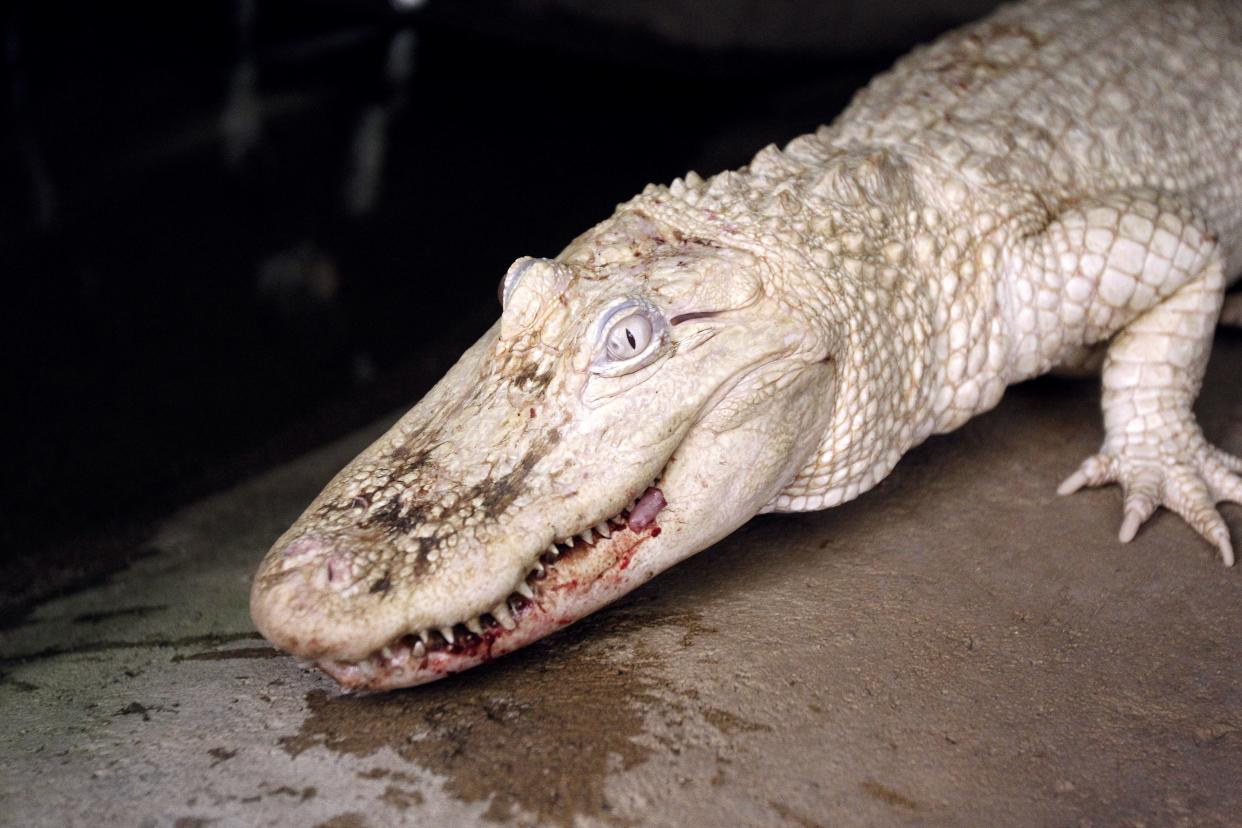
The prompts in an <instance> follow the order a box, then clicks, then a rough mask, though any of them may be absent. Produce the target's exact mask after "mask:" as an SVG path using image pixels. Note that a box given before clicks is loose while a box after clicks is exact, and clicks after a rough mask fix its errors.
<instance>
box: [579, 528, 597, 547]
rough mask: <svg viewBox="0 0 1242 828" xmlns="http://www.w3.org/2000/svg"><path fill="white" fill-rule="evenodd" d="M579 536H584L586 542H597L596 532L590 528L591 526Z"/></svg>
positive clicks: (583, 540)
mask: <svg viewBox="0 0 1242 828" xmlns="http://www.w3.org/2000/svg"><path fill="white" fill-rule="evenodd" d="M578 537H580V538H582V542H583V543H585V544H592V543H595V534H594V533H593V532H592V531H591V530H590V528H588V529H587V530H586V531H585V532H582V533H581V534H579V535H578Z"/></svg>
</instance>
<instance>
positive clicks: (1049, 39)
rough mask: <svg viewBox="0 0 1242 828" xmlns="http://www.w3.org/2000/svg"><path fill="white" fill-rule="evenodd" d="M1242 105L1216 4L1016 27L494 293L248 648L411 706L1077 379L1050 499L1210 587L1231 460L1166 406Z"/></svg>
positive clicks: (1225, 251)
mask: <svg viewBox="0 0 1242 828" xmlns="http://www.w3.org/2000/svg"><path fill="white" fill-rule="evenodd" d="M1239 90H1242V8H1240V7H1239V6H1237V5H1236V4H1232V3H1228V2H1210V1H1209V0H1198V2H1164V3H1152V2H1148V0H1130V2H1125V1H1124V0H1122V1H1121V2H1100V3H1097V2H1091V0H1068V2H1030V3H1026V4H1022V5H1015V6H1011V7H1006V8H1004V9H1002V10H1001V11H999V12H998V13H996V14H995V15H994V16H992V17H991V18H989V19H987V20H985V21H983V22H982V23H979V24H976V25H973V26H970V27H967V28H965V29H963V30H961V31H958V32H955V33H953V34H950V35H948V36H946V37H944V38H943V39H941V40H940V41H938V42H937V43H935V44H934V45H932V46H930V47H927V48H922V49H919V50H916V51H915V52H914V53H913V54H912V55H910V56H909V57H907V58H906V59H904V60H903V61H901V62H900V63H898V65H897V66H896V67H895V68H894V69H892V70H891V71H890V72H888V73H887V74H885V75H882V76H881V77H879V78H877V79H876V80H875V81H874V82H873V83H872V84H871V85H870V86H868V87H867V88H866V89H865V90H864V91H863V92H861V93H860V94H859V95H858V97H857V98H856V100H855V101H854V102H853V104H852V105H851V106H850V107H849V109H848V110H847V111H846V112H845V113H844V114H843V115H842V116H841V117H840V118H839V119H838V120H837V121H836V122H835V123H834V124H832V125H830V126H826V127H823V128H821V129H820V130H819V131H818V132H817V133H815V134H814V135H807V136H803V137H801V138H798V139H796V140H794V141H793V142H791V143H790V144H789V145H788V146H786V147H785V149H784V150H779V149H777V148H776V147H768V148H766V149H764V150H763V151H761V152H760V153H759V154H758V155H757V156H756V157H755V159H754V160H753V161H752V162H751V164H750V165H749V166H748V167H746V168H744V169H742V170H740V171H738V172H726V173H722V174H720V175H718V176H716V177H714V178H712V179H710V180H706V181H704V180H703V179H701V178H699V177H698V176H697V175H695V174H693V173H690V174H688V175H687V176H686V178H685V180H681V179H679V180H677V181H674V182H673V183H672V184H671V185H670V186H668V187H657V186H651V187H648V188H647V189H646V190H645V191H644V192H643V193H642V194H641V195H639V196H637V197H636V198H634V199H633V200H631V201H629V202H628V203H626V204H623V205H621V206H620V207H619V208H618V209H617V211H616V213H615V214H614V215H613V217H612V218H610V219H608V220H607V221H605V222H603V223H601V224H600V225H598V226H597V227H595V228H593V229H591V230H589V231H588V232H587V233H585V234H584V235H582V236H581V237H579V238H578V239H577V240H575V241H574V242H573V243H572V244H571V245H570V246H569V247H568V248H567V249H566V250H565V251H564V252H563V253H562V254H561V255H560V256H558V257H557V259H556V260H554V261H549V260H532V259H522V260H519V261H518V262H517V263H516V264H515V265H514V267H513V268H512V269H511V270H510V272H509V274H508V275H507V276H506V280H505V283H504V291H505V300H504V310H503V313H502V316H501V319H500V321H499V322H498V323H497V325H496V326H494V327H493V328H492V329H491V330H490V331H488V333H487V334H485V335H484V336H483V338H482V339H481V340H480V341H479V342H478V344H476V345H475V346H474V347H473V348H471V349H470V350H469V351H468V352H467V353H466V354H465V355H464V356H463V357H462V359H461V360H460V361H459V362H458V364H457V365H456V366H455V367H454V368H453V369H452V370H451V371H450V372H449V374H448V375H447V376H446V377H445V378H444V379H443V380H442V381H441V382H440V383H439V384H438V385H437V386H436V387H435V388H434V389H433V390H432V391H431V393H430V394H428V396H427V397H426V398H425V399H424V400H423V401H422V402H420V403H419V404H418V405H417V406H416V407H415V408H414V409H413V410H411V411H410V412H409V413H408V414H407V415H406V416H405V417H403V418H402V419H401V420H400V421H399V422H398V423H397V424H396V425H395V426H394V427H393V428H392V430H390V431H389V432H388V433H387V434H386V435H384V436H383V437H382V438H381V439H380V440H379V441H377V442H376V443H375V444H374V445H373V446H371V447H370V448H368V449H367V450H366V451H365V452H363V453H362V455H360V456H359V457H358V458H357V459H356V460H354V461H353V462H352V463H351V464H350V465H349V466H348V467H347V468H346V469H344V470H343V471H342V472H341V473H340V474H339V475H337V477H336V478H335V479H334V480H333V481H332V482H331V483H329V484H328V486H327V488H326V489H324V491H323V493H322V494H321V495H320V496H319V497H318V498H317V499H316V500H315V502H314V503H312V504H311V506H310V507H309V508H308V509H307V511H306V512H305V513H304V514H303V515H302V517H301V518H300V519H299V520H298V521H297V523H295V524H294V526H293V527H292V528H291V529H290V530H289V531H288V532H287V533H286V534H285V535H284V536H282V537H281V538H280V539H279V540H278V541H277V542H276V544H275V546H274V547H273V548H272V551H271V552H270V553H269V554H268V556H267V558H266V559H265V561H264V562H263V565H262V567H261V569H260V571H259V574H258V576H257V578H256V580H255V585H254V591H253V594H252V612H253V615H254V619H255V622H256V624H257V625H258V627H259V629H260V630H261V631H262V632H263V633H264V634H265V635H266V636H267V637H268V638H269V639H271V640H272V641H273V642H275V643H276V644H277V645H278V646H280V647H283V648H284V649H286V650H288V651H290V652H292V653H294V654H296V655H299V656H301V657H303V658H306V659H311V660H314V661H316V662H318V664H319V665H320V666H321V667H322V668H323V669H324V670H326V671H327V672H328V673H330V674H331V675H333V676H334V677H335V678H336V679H337V680H338V681H340V682H341V683H342V684H343V685H345V686H346V687H365V688H381V687H398V686H405V685H410V684H417V683H420V682H424V681H429V680H431V679H434V678H437V677H439V676H442V675H445V674H447V673H452V672H456V671H458V670H461V669H464V668H466V667H469V666H472V665H473V664H477V663H479V662H480V661H484V660H487V659H489V658H492V657H495V656H497V655H500V654H502V653H504V652H508V651H510V650H512V649H514V648H516V647H520V646H522V645H523V644H526V643H528V642H530V641H532V640H534V639H536V638H539V637H541V636H543V635H546V634H547V633H549V632H552V631H553V630H555V629H558V628H559V627H561V626H563V625H564V624H567V623H570V622H572V621H573V620H575V619H577V618H579V617H581V616H582V615H585V614H586V613H588V612H591V611H593V610H594V609H596V608H598V607H600V606H602V605H603V604H605V603H607V602H609V601H611V600H613V599H614V598H616V597H617V596H619V595H622V594H624V593H625V592H627V591H629V590H631V589H633V588H634V587H635V586H637V585H639V584H641V583H643V582H644V581H646V580H647V579H648V578H650V577H652V576H653V575H655V574H656V573H658V572H659V571H661V570H663V569H665V568H667V567H668V566H671V565H672V564H674V563H676V562H677V561H679V560H681V559H683V558H685V557H686V556H688V555H691V554H693V553H694V552H696V551H698V550H700V549H703V548H704V547H706V546H708V545H709V544H711V543H712V542H714V541H715V540H717V539H719V538H721V537H723V536H724V535H726V534H728V533H729V532H731V531H732V530H733V529H735V528H736V527H737V526H739V525H741V524H742V523H744V522H745V521H746V520H748V519H749V518H750V517H751V516H752V515H754V514H756V513H758V512H762V511H800V510H808V509H821V508H825V507H828V506H834V505H836V504H838V503H842V502H845V501H847V500H850V499H852V498H854V497H857V496H858V495H859V494H861V493H863V492H864V491H866V490H867V489H869V488H870V487H871V486H873V485H875V484H876V483H877V482H878V481H879V480H881V479H882V478H883V477H884V476H885V475H886V474H888V472H889V471H890V470H891V469H892V468H893V466H894V465H895V464H896V463H897V461H898V459H899V458H900V457H901V456H902V454H903V453H904V452H906V451H907V450H908V449H910V448H911V447H912V446H914V445H916V444H918V443H919V442H921V441H922V440H924V439H925V438H926V437H928V436H929V435H931V434H935V433H938V432H944V431H949V430H951V429H954V428H956V427H958V426H959V425H961V424H962V423H964V422H966V421H967V420H968V419H970V418H971V417H973V416H974V415H976V414H978V413H980V412H983V411H986V410H988V409H990V408H992V407H993V406H995V405H996V403H997V402H998V401H999V400H1000V398H1001V395H1002V394H1003V393H1004V390H1005V388H1006V386H1008V385H1009V384H1010V383H1014V382H1019V381H1021V380H1025V379H1028V378H1030V377H1034V376H1037V375H1039V374H1042V373H1045V372H1047V371H1049V370H1052V369H1056V368H1062V369H1065V370H1074V369H1082V368H1083V367H1091V366H1097V367H1098V366H1100V365H1101V364H1102V376H1103V386H1104V394H1103V409H1104V420H1105V426H1106V437H1105V440H1104V444H1103V446H1102V447H1101V449H1100V451H1099V453H1098V454H1096V455H1095V456H1093V457H1090V458H1088V459H1087V460H1086V461H1085V462H1084V463H1083V465H1082V466H1081V468H1080V469H1079V470H1078V471H1076V472H1074V473H1073V474H1072V475H1071V476H1070V477H1069V479H1068V480H1067V481H1066V482H1065V484H1063V486H1062V491H1063V492H1070V491H1073V490H1075V489H1077V488H1079V487H1080V486H1083V485H1099V484H1103V483H1109V482H1117V483H1120V484H1121V486H1122V489H1123V492H1124V507H1123V519H1122V526H1121V532H1120V535H1121V539H1122V540H1123V541H1125V540H1129V539H1131V538H1132V537H1133V536H1134V534H1135V532H1136V531H1137V529H1138V528H1139V525H1140V524H1141V523H1142V522H1143V521H1144V520H1146V519H1147V517H1149V516H1150V515H1151V514H1152V512H1153V511H1154V510H1155V509H1156V508H1158V507H1159V506H1162V505H1163V506H1165V507H1167V508H1169V509H1172V510H1173V511H1175V512H1177V513H1178V514H1180V515H1181V516H1182V517H1183V518H1185V519H1186V521H1187V522H1188V523H1189V524H1190V525H1191V526H1192V527H1194V529H1196V530H1197V531H1198V532H1199V533H1201V534H1202V535H1204V536H1205V537H1206V538H1207V539H1208V540H1209V541H1211V542H1212V543H1213V544H1214V545H1215V546H1216V547H1217V549H1218V550H1219V552H1220V554H1221V556H1222V557H1223V558H1224V560H1225V562H1226V563H1229V564H1232V563H1233V551H1232V547H1231V545H1230V539H1229V533H1228V531H1227V529H1226V527H1225V524H1224V522H1223V521H1222V520H1221V518H1220V515H1219V514H1218V512H1217V510H1216V503H1217V502H1219V501H1226V500H1227V501H1233V502H1242V479H1240V478H1239V477H1238V475H1237V472H1239V471H1240V470H1242V462H1240V461H1239V460H1238V459H1237V458H1234V457H1232V456H1230V455H1228V454H1226V453H1224V452H1222V451H1220V450H1219V449H1216V448H1214V447H1213V446H1211V445H1210V444H1209V443H1208V442H1207V441H1206V440H1205V438H1204V436H1203V434H1202V432H1201V431H1200V429H1199V427H1198V425H1197V424H1196V422H1195V419H1194V416H1193V414H1192V413H1191V406H1192V404H1193V402H1194V399H1195V397H1196V395H1197V394H1198V391H1199V385H1200V381H1201V378H1202V376H1203V368H1204V364H1205V362H1206V360H1207V356H1208V352H1209V350H1210V347H1211V337H1212V332H1213V327H1214V325H1215V324H1216V322H1217V319H1218V317H1219V316H1220V314H1221V307H1222V301H1223V296H1224V291H1225V287H1226V282H1227V277H1229V276H1234V277H1236V275H1237V274H1238V272H1239V270H1240V269H1242V150H1239V146H1240V144H1239V140H1240V138H1242V94H1240V93H1239ZM618 306H620V307H621V308H622V309H623V310H622V311H621V312H620V315H616V314H614V315H613V316H611V317H610V316H609V313H610V312H613V311H615V310H616V309H617V307H618ZM1226 317H1227V318H1229V319H1237V318H1239V317H1242V313H1240V312H1239V309H1238V306H1237V304H1236V301H1234V302H1231V304H1230V309H1229V310H1228V311H1227V312H1226ZM618 320H621V321H618ZM653 484H654V485H653ZM644 493H645V494H644ZM640 497H641V500H640V502H639V504H638V506H637V507H636V508H634V510H633V512H630V511H629V509H630V508H631V507H632V505H633V503H634V500H635V499H636V498H640ZM665 503H666V504H667V505H665ZM591 527H599V528H600V530H602V531H603V532H605V533H607V534H608V535H610V537H608V538H606V539H605V538H600V539H596V538H595V537H594V535H595V532H594V530H593V529H592V528H591ZM584 530H585V532H586V535H587V538H586V539H585V540H583V539H579V540H578V541H577V542H575V543H573V544H572V546H570V547H569V548H568V550H565V549H564V547H565V546H566V544H565V543H564V541H563V539H570V540H571V541H572V539H573V537H574V535H578V534H580V533H582V532H584ZM558 540H559V541H561V545H559V546H558V545H557V543H556V542H557V541H558ZM450 640H451V641H450Z"/></svg>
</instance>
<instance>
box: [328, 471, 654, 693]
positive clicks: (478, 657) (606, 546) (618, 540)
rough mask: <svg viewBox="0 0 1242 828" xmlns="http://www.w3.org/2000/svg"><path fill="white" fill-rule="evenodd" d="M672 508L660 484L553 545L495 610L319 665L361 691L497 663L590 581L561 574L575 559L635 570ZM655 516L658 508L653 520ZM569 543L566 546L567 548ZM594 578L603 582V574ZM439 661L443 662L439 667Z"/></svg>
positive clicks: (565, 622) (568, 620) (564, 621)
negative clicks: (659, 519) (510, 642)
mask: <svg viewBox="0 0 1242 828" xmlns="http://www.w3.org/2000/svg"><path fill="white" fill-rule="evenodd" d="M657 482H658V481H657ZM652 493H654V495H653V494H652ZM649 498H651V499H655V500H658V505H656V506H655V508H654V512H653V511H652V510H651V500H649ZM644 501H647V509H645V510H641V511H642V512H643V513H644V516H643V518H642V520H641V524H642V525H638V524H636V523H635V521H634V517H633V516H634V514H635V512H636V511H640V510H637V509H636V506H638V505H639V504H640V503H643V502H644ZM664 505H665V504H664V498H663V493H662V492H661V491H660V490H659V489H658V488H657V487H656V486H655V485H654V484H653V485H652V486H651V487H649V488H648V489H647V490H646V492H644V493H643V496H642V497H640V498H639V499H637V500H636V501H634V502H633V503H631V504H630V506H629V507H627V508H626V509H623V510H622V511H621V512H620V513H618V514H617V515H614V516H613V517H611V518H608V519H607V520H605V521H599V522H598V523H596V524H593V525H592V526H591V527H587V528H584V529H583V530H582V531H581V532H579V533H575V534H574V535H571V536H570V537H569V539H567V540H564V541H557V542H556V543H553V544H551V545H550V546H549V547H548V551H546V552H544V553H543V555H541V556H540V557H539V558H538V560H537V561H536V563H535V565H534V566H533V567H532V568H531V569H530V570H529V571H528V572H527V574H526V576H525V577H524V578H523V579H522V581H521V582H519V585H518V587H516V588H515V589H514V590H512V591H511V592H510V594H509V596H508V597H507V598H506V599H505V600H504V601H502V602H501V603H500V604H497V606H496V607H495V608H493V610H492V611H489V612H484V613H480V614H479V615H478V616H475V617H472V618H471V619H469V620H468V621H465V622H458V623H456V624H454V625H453V626H452V627H441V628H432V629H425V630H420V631H417V632H406V633H402V634H401V635H399V636H397V637H396V638H394V639H393V640H392V641H390V642H389V643H388V644H386V645H385V646H383V647H381V648H379V649H377V650H375V651H374V652H372V653H371V654H370V655H368V656H366V657H365V658H362V659H360V660H358V661H336V660H331V659H324V660H320V661H319V662H317V665H318V666H319V667H320V668H321V669H323V670H324V671H325V672H327V673H328V674H329V675H331V676H332V677H333V678H335V679H336V680H337V681H338V682H340V683H341V684H342V685H343V686H345V687H347V688H354V687H385V686H389V682H388V681H386V679H387V678H388V677H390V676H394V675H397V674H401V673H412V672H434V673H440V674H442V673H447V672H456V671H457V670H456V669H453V668H452V665H447V664H443V663H442V662H445V661H448V660H453V659H457V660H460V661H461V662H463V664H462V666H461V667H460V668H458V669H464V668H465V667H466V666H470V665H472V664H475V663H478V662H481V661H489V660H491V659H492V658H493V657H494V655H500V654H501V653H502V652H508V651H509V649H512V648H508V647H505V648H503V649H501V651H500V652H496V653H493V650H497V649H500V648H498V647H497V642H499V641H503V640H506V639H510V638H516V637H519V636H522V635H523V634H524V633H526V632H527V630H526V628H525V627H523V622H524V621H525V620H526V619H528V618H530V617H531V616H532V614H535V613H540V614H545V615H546V613H544V604H545V603H546V602H547V599H548V598H549V597H551V596H552V595H554V594H555V593H558V592H560V591H562V590H566V589H581V588H583V587H587V586H589V584H583V583H581V582H580V580H579V579H578V578H569V579H567V580H565V579H561V578H559V577H558V576H559V575H560V574H561V573H562V572H563V571H564V570H566V569H569V568H570V567H572V565H573V564H574V563H575V562H577V561H580V560H581V559H582V558H583V557H584V556H586V555H596V554H600V553H603V554H604V555H611V556H612V557H613V558H614V559H615V560H614V561H613V562H612V563H610V564H609V565H608V566H607V567H605V570H604V571H614V570H615V571H624V570H625V569H627V568H628V567H629V564H630V560H631V558H632V557H633V555H634V552H635V551H636V550H637V549H638V547H639V546H641V545H642V543H643V542H644V541H645V540H647V539H648V538H655V537H659V535H660V532H661V529H660V526H659V525H658V524H657V523H656V522H655V519H654V518H655V513H656V512H658V511H659V510H660V509H662V508H663V506H664ZM647 513H650V515H649V517H648V516H647ZM600 525H605V526H606V527H607V529H608V530H609V534H608V535H607V536H604V535H602V534H600V535H599V537H597V538H595V539H594V540H593V541H588V540H586V539H585V537H584V536H591V537H595V535H596V533H597V531H598V529H597V528H598V527H599V526H600ZM561 547H564V548H563V549H561ZM601 577H602V576H601ZM593 580H598V578H597V579H593ZM523 587H525V589H523ZM574 620H576V619H574V618H566V619H557V620H556V626H558V627H563V626H566V625H568V624H569V623H571V622H572V621H574ZM471 622H473V623H471ZM445 631H447V633H448V634H447V635H446V634H445ZM550 631H551V630H548V631H545V632H544V633H543V634H545V635H546V634H547V632H550ZM536 637H540V636H536ZM524 643H525V642H524ZM438 662H440V663H439V664H437V663H438Z"/></svg>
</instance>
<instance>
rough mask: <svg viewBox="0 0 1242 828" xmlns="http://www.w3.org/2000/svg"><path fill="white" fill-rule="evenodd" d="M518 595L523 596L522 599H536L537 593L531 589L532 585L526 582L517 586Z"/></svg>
mask: <svg viewBox="0 0 1242 828" xmlns="http://www.w3.org/2000/svg"><path fill="white" fill-rule="evenodd" d="M517 593H518V595H521V596H522V597H524V598H534V597H535V591H534V590H532V589H531V588H530V585H529V584H527V583H526V582H525V581H522V582H520V583H519V584H518V585H517Z"/></svg>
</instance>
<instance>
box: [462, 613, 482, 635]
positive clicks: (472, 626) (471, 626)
mask: <svg viewBox="0 0 1242 828" xmlns="http://www.w3.org/2000/svg"><path fill="white" fill-rule="evenodd" d="M465 624H466V629H468V630H470V632H472V633H474V634H475V635H482V634H483V624H482V622H481V621H479V617H478V616H477V615H476V616H475V617H474V618H471V619H469V620H467V621H466V622H465Z"/></svg>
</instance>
